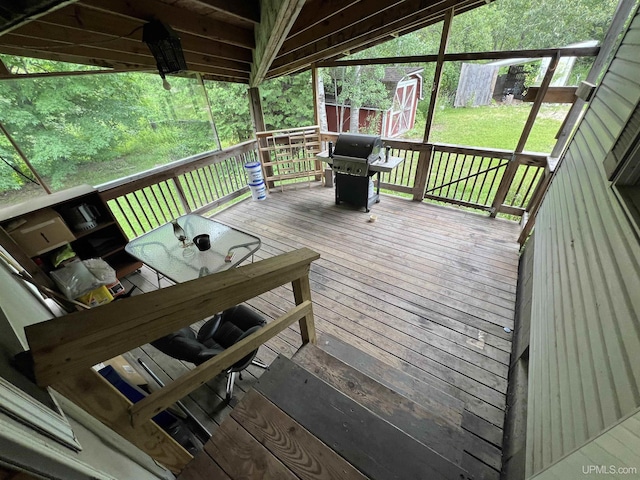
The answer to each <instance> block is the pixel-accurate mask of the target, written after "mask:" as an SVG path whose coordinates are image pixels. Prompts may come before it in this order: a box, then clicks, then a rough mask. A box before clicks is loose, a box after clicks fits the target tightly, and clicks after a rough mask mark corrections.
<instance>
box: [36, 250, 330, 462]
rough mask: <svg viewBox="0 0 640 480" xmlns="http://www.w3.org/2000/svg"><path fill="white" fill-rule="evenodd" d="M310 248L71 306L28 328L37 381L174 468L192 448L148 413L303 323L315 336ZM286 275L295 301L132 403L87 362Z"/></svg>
mask: <svg viewBox="0 0 640 480" xmlns="http://www.w3.org/2000/svg"><path fill="white" fill-rule="evenodd" d="M318 258H320V255H319V254H318V253H316V252H314V251H312V250H309V249H308V248H303V249H300V250H296V251H293V252H290V253H286V254H283V255H279V256H277V257H272V258H269V259H267V260H262V261H260V262H256V263H252V264H250V265H246V266H243V267H239V268H236V269H233V270H227V271H225V272H221V273H218V274H214V275H209V276H206V277H202V278H198V279H196V280H192V281H190V282H185V283H181V284H177V285H174V286H172V287H168V288H164V289H162V290H156V291H154V292H149V293H146V294H145V295H138V296H135V297H130V298H128V299H123V300H120V301H118V302H113V303H109V304H107V305H103V306H101V307H99V308H96V309H92V310H85V311H82V312H76V313H72V314H69V315H66V316H64V317H59V318H55V319H52V320H49V321H47V322H42V323H39V324H36V325H31V326H29V327H27V328H25V333H26V336H27V341H28V342H29V346H30V348H31V355H32V358H33V364H34V373H35V376H36V381H37V383H38V384H39V385H40V386H48V385H51V386H52V387H53V388H54V389H56V390H58V391H60V392H62V393H63V394H64V395H65V396H67V397H68V398H69V399H71V400H72V401H74V402H76V403H78V404H79V405H82V407H83V408H84V409H86V410H87V411H88V412H89V413H90V414H92V415H93V416H95V417H96V418H98V419H99V420H100V421H102V422H103V423H104V424H105V425H107V426H108V427H110V428H112V429H113V430H114V431H116V432H118V433H119V434H120V435H122V436H123V437H124V438H126V439H127V440H129V441H130V442H132V443H133V444H134V445H136V446H138V447H139V448H141V449H142V450H143V451H145V452H147V453H148V454H149V455H151V456H152V457H153V458H155V459H156V460H157V461H159V462H161V463H162V464H164V465H165V466H167V467H168V468H170V469H171V470H172V471H173V472H179V471H181V470H182V469H183V468H184V466H185V465H186V464H187V463H188V462H189V460H190V459H191V456H190V455H189V453H188V452H187V451H185V450H184V449H183V448H182V447H181V446H180V445H179V444H177V443H176V442H175V441H174V440H173V439H172V438H171V437H169V436H168V435H167V434H166V433H165V432H164V431H163V430H161V429H160V428H159V427H158V426H157V425H156V424H155V423H154V422H152V421H151V418H152V417H153V416H154V415H155V413H157V412H159V411H161V410H164V409H166V408H167V407H169V406H170V405H171V404H173V403H175V402H176V401H177V400H179V399H180V398H182V397H184V396H186V395H188V394H189V393H190V392H192V391H193V390H195V389H196V388H198V387H199V386H200V385H202V384H203V383H205V382H206V381H208V380H210V379H211V378H213V376H215V375H217V374H218V373H220V372H222V371H224V370H226V369H227V368H229V367H230V366H231V365H233V364H234V363H235V362H237V361H238V360H240V359H241V358H243V357H244V356H246V355H247V354H248V353H250V352H252V351H253V350H255V349H257V348H258V347H259V346H260V345H261V344H263V343H264V342H266V341H267V340H269V339H270V338H273V337H274V336H276V335H277V334H278V333H280V332H281V331H282V330H284V329H285V328H287V327H288V326H289V325H291V324H292V323H293V322H295V321H298V322H299V323H300V334H301V337H302V343H303V344H305V343H309V342H311V343H315V342H316V333H315V326H314V319H313V309H312V304H311V288H310V284H309V269H310V265H311V262H313V261H314V260H317V259H318ZM289 282H291V285H292V287H293V294H294V301H295V303H296V305H297V306H296V307H294V308H293V309H291V310H290V311H289V312H287V313H285V315H283V316H282V317H280V318H278V319H276V320H274V321H271V322H269V323H268V324H267V325H266V326H265V327H264V328H262V329H260V330H258V331H257V332H254V333H253V334H251V335H250V336H248V337H247V338H245V339H243V340H242V341H240V342H238V343H237V344H236V345H234V346H232V347H231V348H229V349H227V350H225V351H224V352H223V353H221V354H220V355H218V356H216V357H215V358H213V359H211V360H209V361H207V362H205V363H203V364H201V365H199V366H198V367H196V368H195V369H193V370H192V371H190V372H189V373H188V374H186V375H184V376H182V377H180V378H178V379H176V380H174V381H173V382H171V383H169V384H167V385H166V386H165V387H163V388H162V389H160V390H157V391H155V392H154V393H152V394H151V395H149V396H148V397H146V398H145V399H143V400H142V401H140V402H138V403H136V404H132V403H131V402H130V401H129V400H127V398H126V397H124V396H123V395H122V394H121V393H119V392H118V391H117V390H116V389H115V388H114V387H112V386H111V385H110V384H108V382H106V381H105V380H104V379H102V377H101V376H100V375H98V374H97V373H95V372H94V371H93V370H91V366H93V365H95V364H97V363H100V362H102V361H105V360H107V359H110V358H113V357H114V356H116V355H119V354H121V353H124V352H127V351H129V350H131V349H133V348H135V347H138V346H140V345H144V344H145V343H148V342H150V341H153V340H155V339H157V338H160V337H161V336H163V335H167V334H168V333H171V332H173V331H175V330H178V329H179V328H182V327H185V326H188V325H191V324H193V323H195V322H197V321H199V320H202V319H203V318H206V317H208V316H210V315H211V313H212V312H219V311H221V310H224V309H226V308H229V307H232V306H234V305H237V304H239V303H241V302H243V301H245V300H249V299H250V298H253V297H255V296H257V295H260V294H262V293H264V292H267V291H269V290H273V289H274V288H276V287H279V286H281V285H284V284H286V283H289Z"/></svg>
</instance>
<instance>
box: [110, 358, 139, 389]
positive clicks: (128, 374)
mask: <svg viewBox="0 0 640 480" xmlns="http://www.w3.org/2000/svg"><path fill="white" fill-rule="evenodd" d="M101 365H103V366H104V365H111V366H112V367H113V368H114V370H115V371H116V372H118V374H119V375H120V376H121V377H122V378H124V379H125V380H127V381H128V382H130V383H133V384H134V385H138V386H144V385H147V381H146V380H145V379H144V377H143V376H142V375H140V374H139V373H138V371H137V370H136V369H135V368H133V367H132V366H131V364H130V363H129V362H127V361H126V360H125V358H124V357H123V356H122V355H118V356H117V357H114V358H112V359H111V360H107V361H106V362H103V364H101Z"/></svg>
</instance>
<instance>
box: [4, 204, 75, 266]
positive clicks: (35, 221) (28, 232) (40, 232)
mask: <svg viewBox="0 0 640 480" xmlns="http://www.w3.org/2000/svg"><path fill="white" fill-rule="evenodd" d="M21 220H24V223H22V224H21V225H20V226H18V227H17V228H15V229H14V230H11V231H10V232H9V235H11V238H13V240H14V241H15V242H16V243H17V244H18V245H19V246H20V248H22V249H23V250H24V251H25V253H26V254H27V255H29V256H30V257H36V256H38V255H41V254H43V253H46V252H49V251H51V250H53V249H55V248H58V247H61V246H63V245H65V244H67V243H69V242H73V241H74V240H75V239H76V237H75V236H74V235H73V233H72V232H71V230H69V227H67V225H66V224H65V223H64V220H62V217H60V215H58V213H57V212H56V211H55V210H53V209H51V208H45V209H43V210H40V211H38V212H35V213H31V214H29V215H25V216H24V217H22V218H21Z"/></svg>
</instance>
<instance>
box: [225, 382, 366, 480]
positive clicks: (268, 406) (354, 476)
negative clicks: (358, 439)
mask: <svg viewBox="0 0 640 480" xmlns="http://www.w3.org/2000/svg"><path fill="white" fill-rule="evenodd" d="M231 416H232V417H233V419H234V420H235V421H237V422H238V423H239V424H240V425H242V427H243V428H244V429H245V430H247V431H248V432H249V433H250V434H251V435H252V436H253V437H254V438H255V439H256V440H257V441H258V442H260V443H261V444H262V445H263V446H265V447H266V448H267V449H268V450H269V451H270V452H271V453H272V454H273V455H274V456H275V457H277V458H278V460H280V461H281V462H282V463H283V464H285V465H286V466H287V467H288V468H289V469H290V470H291V471H292V472H293V473H295V474H296V475H297V476H298V477H300V478H301V479H303V480H307V479H308V480H311V479H328V478H336V479H338V478H339V479H340V480H367V477H366V476H364V475H363V474H362V473H361V472H360V471H358V470H357V469H356V468H355V467H353V466H352V465H351V464H350V463H349V462H347V461H346V460H345V459H344V458H342V457H341V456H340V455H338V454H337V453H336V452H334V451H333V450H331V449H330V448H329V447H328V446H327V445H325V444H324V443H323V442H321V441H320V440H318V439H317V438H316V437H315V436H314V435H313V434H312V433H310V432H309V431H308V430H306V429H305V428H303V427H302V426H301V425H300V424H299V423H297V422H296V421H295V420H294V419H292V418H291V417H289V416H288V415H287V414H286V413H284V412H283V411H282V410H280V409H279V408H278V407H277V406H275V405H274V404H273V403H271V402H270V401H269V400H267V399H266V398H265V397H263V396H262V395H261V394H260V393H258V392H257V391H256V390H250V391H249V392H247V394H246V395H245V396H244V397H243V398H242V401H241V402H240V403H239V404H238V405H237V406H236V408H234V409H233V412H232V413H231Z"/></svg>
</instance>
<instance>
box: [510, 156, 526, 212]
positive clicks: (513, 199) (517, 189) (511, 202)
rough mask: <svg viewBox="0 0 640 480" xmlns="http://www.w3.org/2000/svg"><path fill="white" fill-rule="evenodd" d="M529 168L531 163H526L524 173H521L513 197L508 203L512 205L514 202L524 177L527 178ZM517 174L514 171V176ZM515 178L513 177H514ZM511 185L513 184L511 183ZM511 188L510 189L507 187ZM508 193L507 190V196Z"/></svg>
mask: <svg viewBox="0 0 640 480" xmlns="http://www.w3.org/2000/svg"><path fill="white" fill-rule="evenodd" d="M530 168H531V165H527V166H526V167H525V169H524V173H523V174H522V177H521V178H520V182H519V183H518V186H517V187H516V191H515V192H514V194H513V198H512V199H511V201H510V202H507V203H508V204H509V205H514V204H515V202H516V201H517V198H518V194H519V193H520V189H521V188H522V184H523V182H524V181H525V179H526V178H527V174H528V173H529V169H530ZM517 175H518V172H517V171H516V176H517ZM514 180H515V178H514ZM512 185H513V184H512ZM509 190H511V189H509ZM508 195H509V193H508V192H507V196H508Z"/></svg>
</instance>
